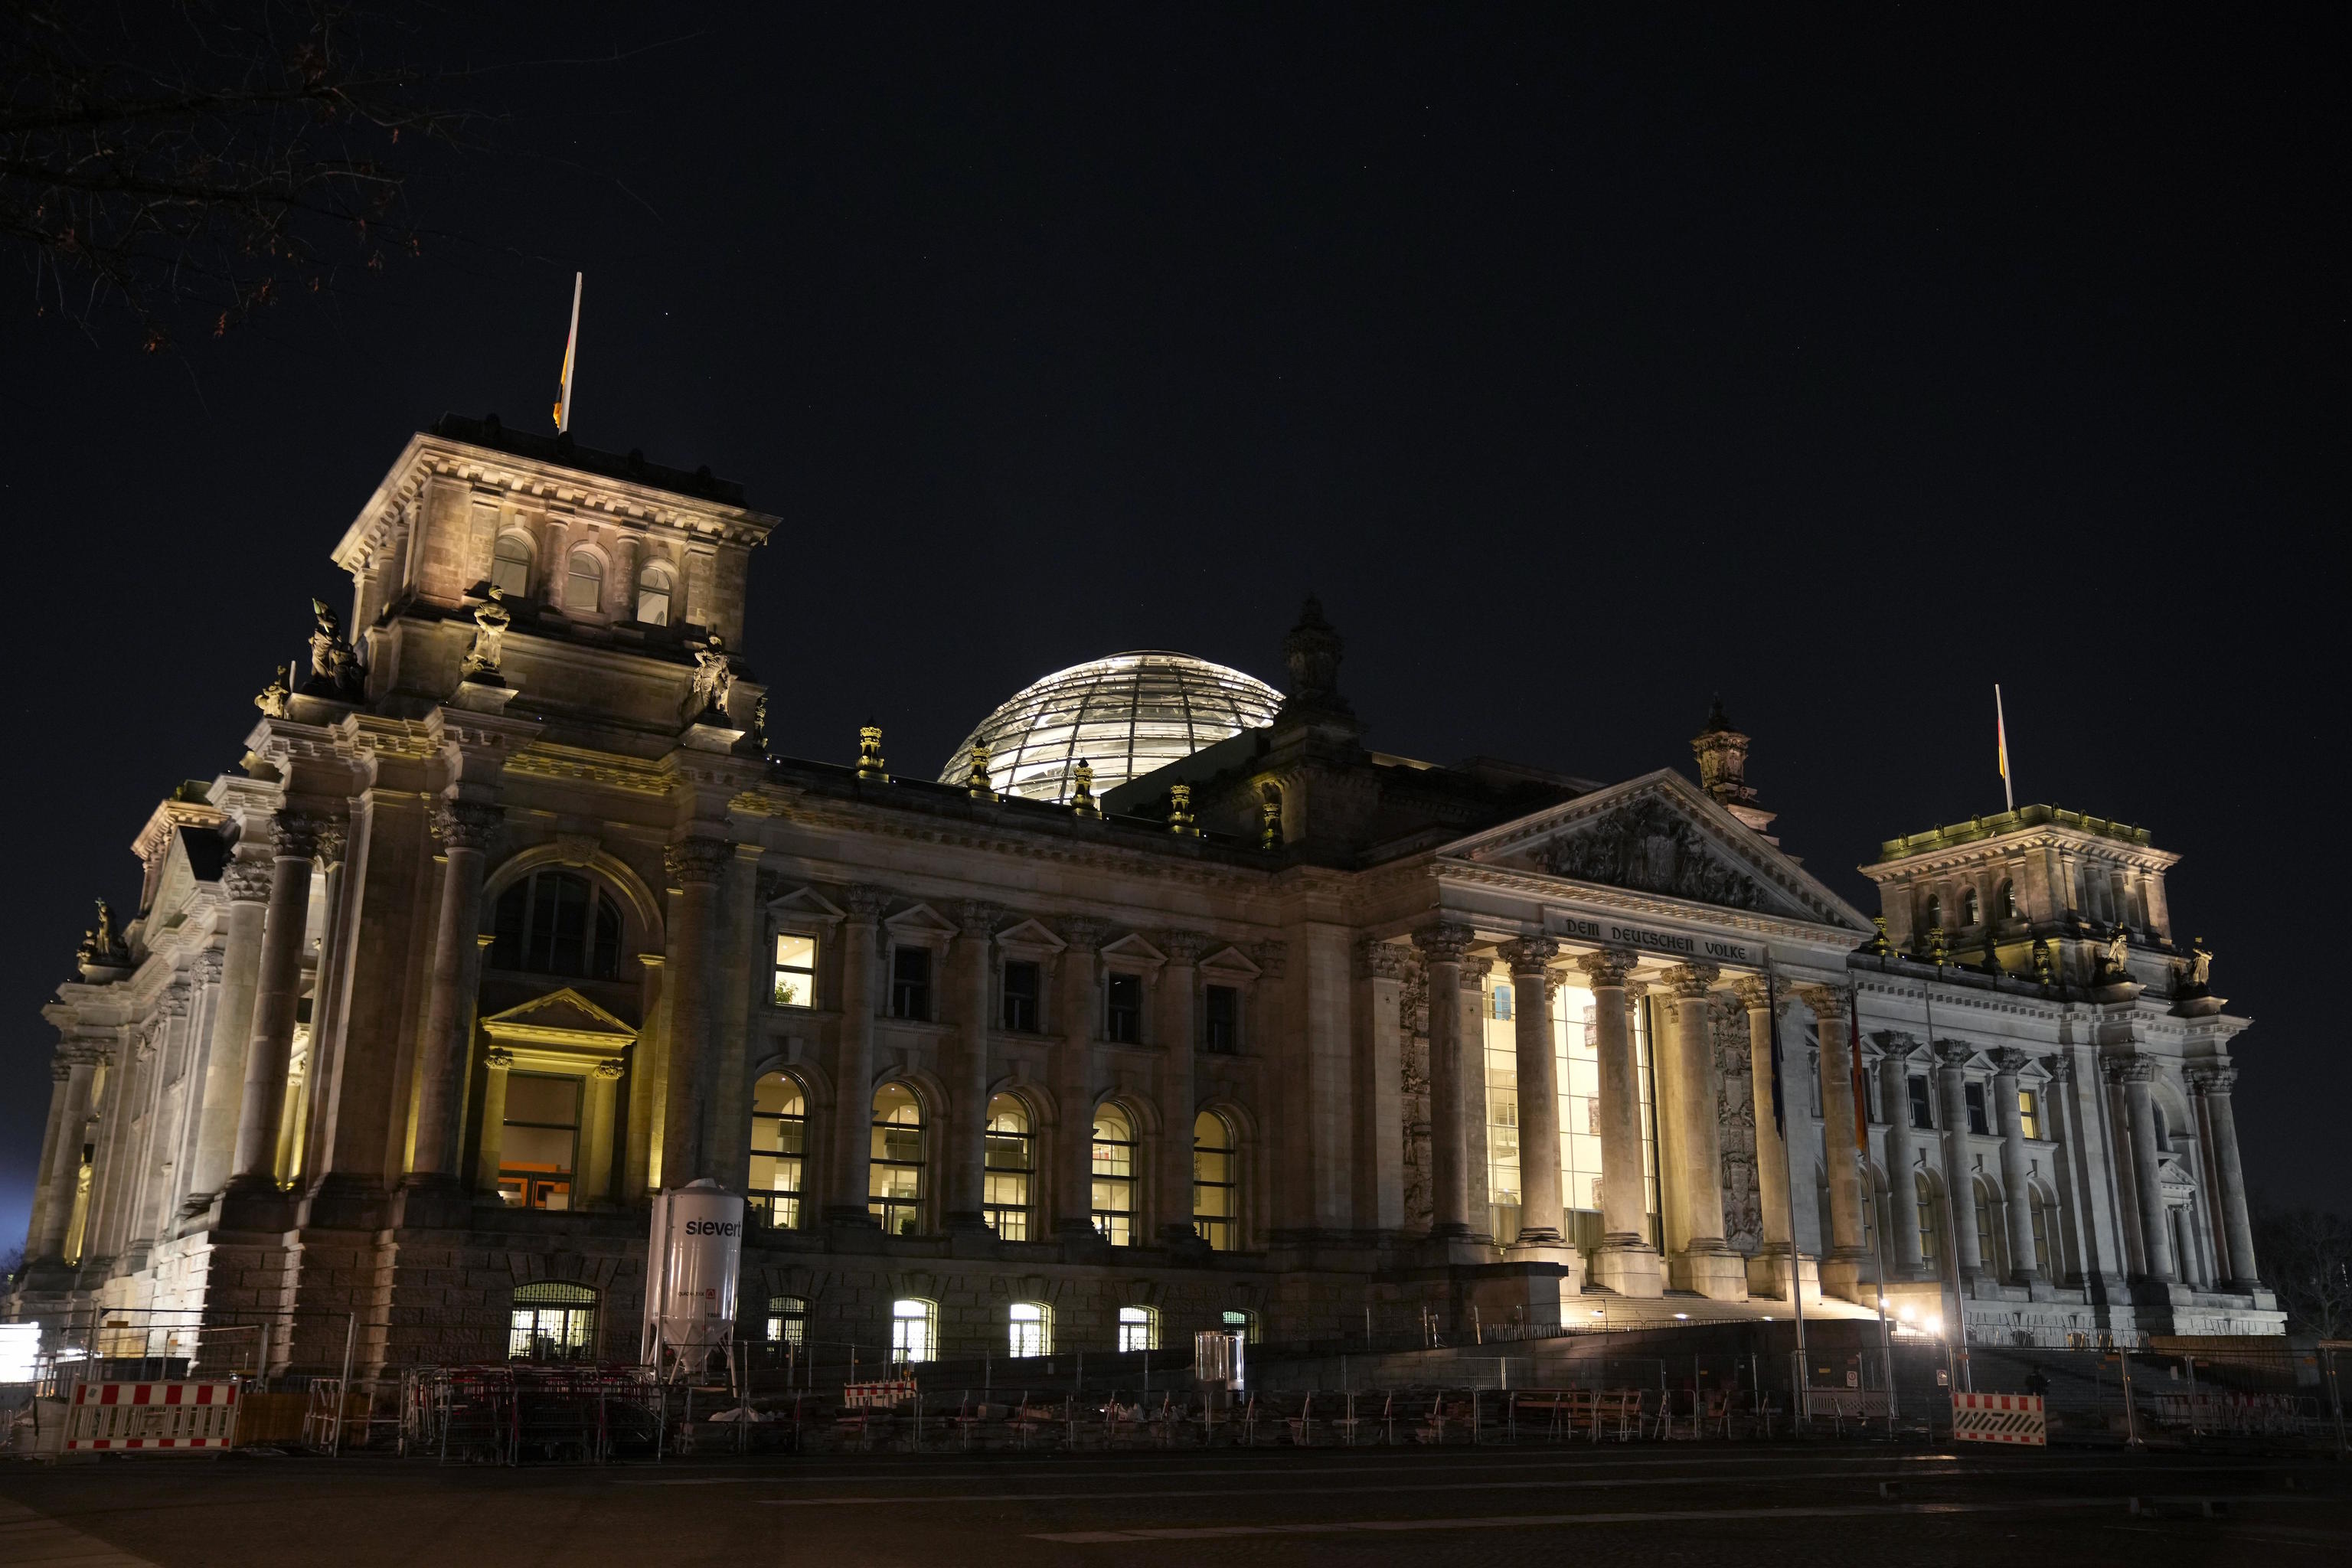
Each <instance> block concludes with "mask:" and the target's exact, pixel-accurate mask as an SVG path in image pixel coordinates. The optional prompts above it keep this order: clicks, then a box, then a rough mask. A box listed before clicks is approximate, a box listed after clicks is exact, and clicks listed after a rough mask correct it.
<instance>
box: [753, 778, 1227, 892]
mask: <svg viewBox="0 0 2352 1568" xmlns="http://www.w3.org/2000/svg"><path fill="white" fill-rule="evenodd" d="M875 809H876V810H877V816H864V815H862V814H858V813H855V812H849V811H844V810H842V809H841V808H840V807H838V806H835V805H825V804H817V803H814V802H813V801H812V802H803V803H802V804H800V805H795V806H793V808H791V810H790V811H788V812H786V813H784V814H782V815H784V816H787V817H788V819H789V820H790V821H791V822H792V823H793V825H794V826H800V827H809V828H817V829H824V830H831V831H835V832H841V833H849V834H866V835H869V836H872V837H883V838H896V839H899V840H902V841H904V842H908V843H914V844H936V845H939V846H940V847H945V848H954V849H971V850H977V851H979V852H981V853H982V854H989V855H1010V856H1015V857H1018V858H1022V859H1027V860H1043V861H1049V862H1052V863H1055V864H1059V865H1070V866H1086V867H1090V868H1099V869H1101V870H1102V871H1104V872H1106V873H1114V874H1118V875H1121V876H1130V877H1146V878H1152V879H1157V880H1160V881H1164V882H1177V883H1182V884H1184V885H1187V886H1191V887H1196V888H1210V889H1218V890H1222V891H1231V892H1235V893H1248V892H1256V891H1262V890H1264V889H1265V886H1266V877H1265V873H1264V872H1255V871H1249V870H1245V869H1243V868H1229V867H1223V866H1216V865H1203V864H1202V863H1201V862H1198V861H1194V860H1189V859H1188V860H1174V859H1161V858H1159V857H1157V856H1150V855H1143V854H1139V853H1137V852H1136V851H1134V850H1130V849H1124V848H1120V847H1115V846H1112V845H1108V844H1105V843H1102V842H1099V841H1097V842H1086V843H1076V842H1072V841H1070V840H1068V839H1065V838H1062V837H1047V836H1045V835H1044V834H1036V835H1031V834H1025V833H1023V832H1021V831H1020V830H1019V829H1017V828H996V829H990V828H985V827H982V826H977V825H965V824H960V823H956V822H953V821H950V820H942V819H939V818H934V817H928V816H926V817H921V818H913V817H908V818H905V819H901V818H898V816H896V815H895V814H893V815H890V816H882V815H879V814H880V813H881V812H882V811H884V810H887V808H879V807H877V808H875ZM801 858H809V859H820V858H831V857H826V856H823V855H810V854H806V853H805V852H801Z"/></svg>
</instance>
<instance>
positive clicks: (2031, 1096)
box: [2015, 1084, 2043, 1142]
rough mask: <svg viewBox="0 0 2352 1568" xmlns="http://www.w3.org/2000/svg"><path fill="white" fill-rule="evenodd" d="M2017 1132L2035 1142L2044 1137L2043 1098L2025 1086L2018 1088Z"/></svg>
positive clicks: (2020, 1085) (2040, 1140) (2021, 1085)
mask: <svg viewBox="0 0 2352 1568" xmlns="http://www.w3.org/2000/svg"><path fill="white" fill-rule="evenodd" d="M2015 1114H2016V1116H2017V1130H2018V1131H2019V1132H2020V1133H2021V1134H2022V1135H2023V1136H2024V1137H2026V1138H2028V1139H2031V1140H2032V1141H2033V1142H2042V1141H2043V1140H2042V1096H2041V1095H2040V1094H2038V1093H2036V1092H2035V1091H2034V1090H2032V1089H2028V1088H2026V1087H2025V1085H2023V1084H2019V1085H2018V1086H2017V1108H2016V1112H2015Z"/></svg>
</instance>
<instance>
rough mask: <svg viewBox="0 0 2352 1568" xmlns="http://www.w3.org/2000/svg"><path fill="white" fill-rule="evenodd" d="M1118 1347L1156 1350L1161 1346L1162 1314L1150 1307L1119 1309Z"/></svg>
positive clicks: (1128, 1349) (1130, 1349)
mask: <svg viewBox="0 0 2352 1568" xmlns="http://www.w3.org/2000/svg"><path fill="white" fill-rule="evenodd" d="M1118 1348H1119V1349H1120V1350H1123V1351H1156V1350H1158V1349H1159V1348H1160V1314H1159V1313H1157V1312H1155V1311H1153V1310H1151V1309H1150V1308H1149V1307H1121V1308H1120V1309H1119V1310H1118Z"/></svg>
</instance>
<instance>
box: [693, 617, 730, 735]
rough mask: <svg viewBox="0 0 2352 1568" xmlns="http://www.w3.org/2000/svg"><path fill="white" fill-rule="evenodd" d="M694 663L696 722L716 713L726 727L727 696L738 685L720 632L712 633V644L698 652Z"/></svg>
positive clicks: (710, 642)
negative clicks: (705, 715) (702, 717)
mask: <svg viewBox="0 0 2352 1568" xmlns="http://www.w3.org/2000/svg"><path fill="white" fill-rule="evenodd" d="M694 662H695V664H696V665H697V666H698V668H696V670H695V672H694V698H695V701H694V710H695V715H696V719H697V721H700V719H701V716H702V715H704V714H707V713H715V714H716V715H718V717H719V722H720V723H722V724H723V723H725V722H726V720H727V694H728V692H729V691H730V690H731V689H733V687H734V685H735V670H734V667H733V666H732V665H731V664H730V662H729V660H728V658H727V641H726V639H725V638H724V637H720V636H719V634H718V633H717V632H713V633H711V634H710V640H709V642H708V643H706V644H704V645H703V646H702V647H700V648H699V649H698V650H697V651H696V653H695V656H694Z"/></svg>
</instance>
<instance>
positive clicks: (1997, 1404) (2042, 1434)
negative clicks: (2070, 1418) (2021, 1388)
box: [1952, 1393, 2050, 1448]
mask: <svg viewBox="0 0 2352 1568" xmlns="http://www.w3.org/2000/svg"><path fill="white" fill-rule="evenodd" d="M1952 1438H1953V1440H1954V1441H1955V1442H1959V1443H2022V1444H2026V1445H2028V1446H2030V1447H2036V1448H2045V1447H2049V1446H2050V1418H2049V1416H2048V1415H2047V1414H2046V1413H2045V1412H2044V1411H2043V1409H2042V1395H2040V1394H1958V1393H1955V1394H1953V1395H1952Z"/></svg>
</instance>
